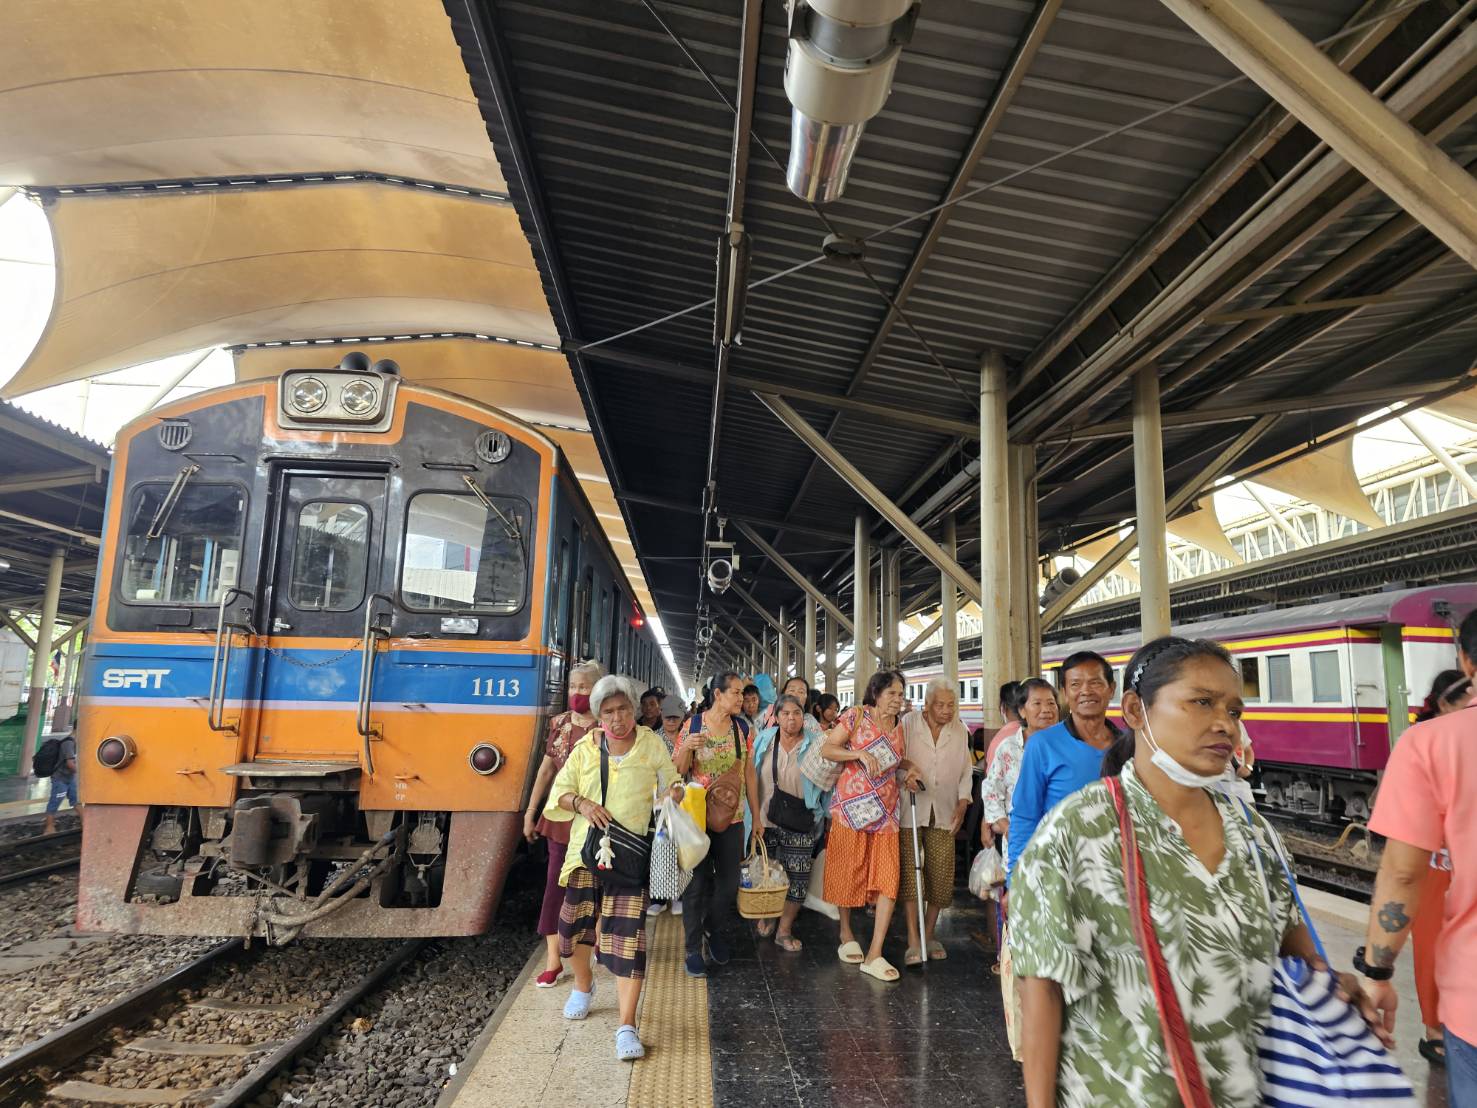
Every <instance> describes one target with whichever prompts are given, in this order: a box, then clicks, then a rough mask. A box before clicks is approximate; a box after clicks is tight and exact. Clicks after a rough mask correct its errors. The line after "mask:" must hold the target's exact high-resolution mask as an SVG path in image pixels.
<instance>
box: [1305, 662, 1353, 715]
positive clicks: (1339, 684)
mask: <svg viewBox="0 0 1477 1108" xmlns="http://www.w3.org/2000/svg"><path fill="white" fill-rule="evenodd" d="M1308 663H1309V665H1310V666H1312V669H1313V703H1315V704H1331V703H1337V702H1338V701H1340V700H1342V699H1343V698H1344V682H1343V680H1342V677H1341V675H1340V673H1339V652H1338V651H1337V650H1314V651H1312V652H1311V653H1310V654H1309V655H1308Z"/></svg>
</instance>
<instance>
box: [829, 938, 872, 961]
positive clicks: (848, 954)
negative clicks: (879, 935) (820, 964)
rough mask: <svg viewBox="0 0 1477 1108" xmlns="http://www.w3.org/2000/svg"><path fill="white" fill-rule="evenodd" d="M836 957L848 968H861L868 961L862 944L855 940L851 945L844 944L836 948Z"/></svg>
mask: <svg viewBox="0 0 1477 1108" xmlns="http://www.w3.org/2000/svg"><path fill="white" fill-rule="evenodd" d="M836 957H838V958H840V959H841V960H842V961H843V962H845V963H846V964H847V965H848V966H859V965H861V964H862V962H863V961H865V960H866V957H867V956H866V955H865V954H863V953H862V944H861V943H859V942H857V941H856V940H855V939H853V940H852V941H851V942H849V943H842V944H841V945H840V946H838V947H837V948H836Z"/></svg>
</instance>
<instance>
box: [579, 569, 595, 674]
mask: <svg viewBox="0 0 1477 1108" xmlns="http://www.w3.org/2000/svg"><path fill="white" fill-rule="evenodd" d="M594 606H595V571H594V569H592V568H591V567H589V566H586V567H585V579H584V582H583V583H582V584H581V585H580V589H579V594H578V595H577V596H576V597H575V607H576V609H577V611H576V613H575V625H576V626H577V627H578V628H579V642H577V643H576V644H575V653H576V654H578V656H579V657H580V658H581V659H587V658H593V657H594V653H593V651H591V649H590V615H591V612H590V609H591V608H593V607H594Z"/></svg>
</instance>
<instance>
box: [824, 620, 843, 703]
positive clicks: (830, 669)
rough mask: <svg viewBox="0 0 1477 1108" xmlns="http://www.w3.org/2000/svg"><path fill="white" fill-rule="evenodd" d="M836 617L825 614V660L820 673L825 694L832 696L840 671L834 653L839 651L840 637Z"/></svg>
mask: <svg viewBox="0 0 1477 1108" xmlns="http://www.w3.org/2000/svg"><path fill="white" fill-rule="evenodd" d="M837 626H838V624H837V620H836V617H835V616H833V615H831V613H830V612H827V613H826V659H825V661H824V662H822V663H821V671H822V673H824V674H825V678H826V692H828V693H830V694H831V695H832V696H835V695H836V671H837V670H838V669H840V668H841V667H840V663H839V662H837V661H836V652H837V651H838V650H840V649H841V636H840V635H839V634H837V633H836V628H837Z"/></svg>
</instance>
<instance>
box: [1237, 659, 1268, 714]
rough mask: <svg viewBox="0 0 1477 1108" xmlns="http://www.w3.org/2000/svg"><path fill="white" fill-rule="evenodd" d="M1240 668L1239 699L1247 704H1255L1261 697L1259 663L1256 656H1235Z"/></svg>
mask: <svg viewBox="0 0 1477 1108" xmlns="http://www.w3.org/2000/svg"><path fill="white" fill-rule="evenodd" d="M1236 665H1237V666H1238V667H1240V669H1241V699H1242V700H1244V701H1245V702H1246V703H1247V704H1256V703H1258V702H1260V701H1261V699H1262V672H1261V663H1260V662H1259V661H1258V659H1256V658H1237V659H1236Z"/></svg>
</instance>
